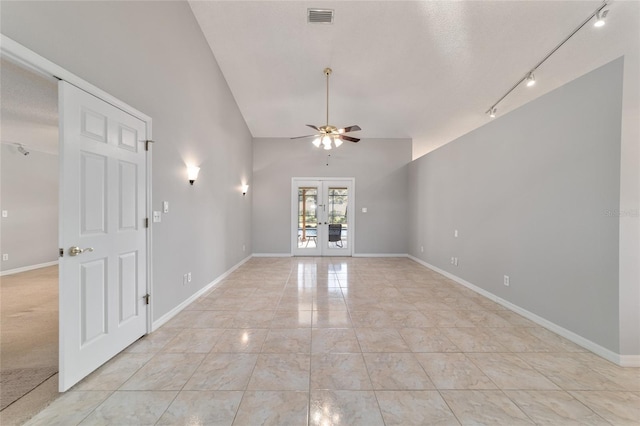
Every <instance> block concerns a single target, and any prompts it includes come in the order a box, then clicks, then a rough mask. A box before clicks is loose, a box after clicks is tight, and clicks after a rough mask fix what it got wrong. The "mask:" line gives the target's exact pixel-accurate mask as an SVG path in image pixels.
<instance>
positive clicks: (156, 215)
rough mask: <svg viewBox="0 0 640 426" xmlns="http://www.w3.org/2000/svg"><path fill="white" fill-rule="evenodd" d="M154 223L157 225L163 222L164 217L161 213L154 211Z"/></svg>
mask: <svg viewBox="0 0 640 426" xmlns="http://www.w3.org/2000/svg"><path fill="white" fill-rule="evenodd" d="M153 221H154V222H155V223H158V222H162V216H161V215H160V212H159V211H154V212H153Z"/></svg>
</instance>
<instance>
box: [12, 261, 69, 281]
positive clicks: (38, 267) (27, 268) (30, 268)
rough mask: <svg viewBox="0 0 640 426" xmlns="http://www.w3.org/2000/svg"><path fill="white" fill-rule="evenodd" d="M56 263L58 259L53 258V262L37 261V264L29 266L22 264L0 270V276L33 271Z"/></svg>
mask: <svg viewBox="0 0 640 426" xmlns="http://www.w3.org/2000/svg"><path fill="white" fill-rule="evenodd" d="M57 264H58V261H57V260H54V261H53V262H45V263H38V264H37V265H29V266H22V267H20V268H14V269H7V270H6V271H2V272H0V277H4V276H5V275H13V274H19V273H20V272H27V271H33V270H34V269H40V268H46V267H47V266H53V265H57Z"/></svg>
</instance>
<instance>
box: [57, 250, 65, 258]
mask: <svg viewBox="0 0 640 426" xmlns="http://www.w3.org/2000/svg"><path fill="white" fill-rule="evenodd" d="M63 256H64V249H63V248H59V249H58V257H63Z"/></svg>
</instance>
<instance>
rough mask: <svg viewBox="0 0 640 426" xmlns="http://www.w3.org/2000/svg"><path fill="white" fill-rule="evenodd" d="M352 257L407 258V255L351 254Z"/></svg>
mask: <svg viewBox="0 0 640 426" xmlns="http://www.w3.org/2000/svg"><path fill="white" fill-rule="evenodd" d="M353 257H409V255H408V254H407V253H353Z"/></svg>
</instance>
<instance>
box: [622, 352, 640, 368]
mask: <svg viewBox="0 0 640 426" xmlns="http://www.w3.org/2000/svg"><path fill="white" fill-rule="evenodd" d="M618 356H619V357H620V362H617V363H616V364H618V365H619V366H621V367H640V355H618Z"/></svg>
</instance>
